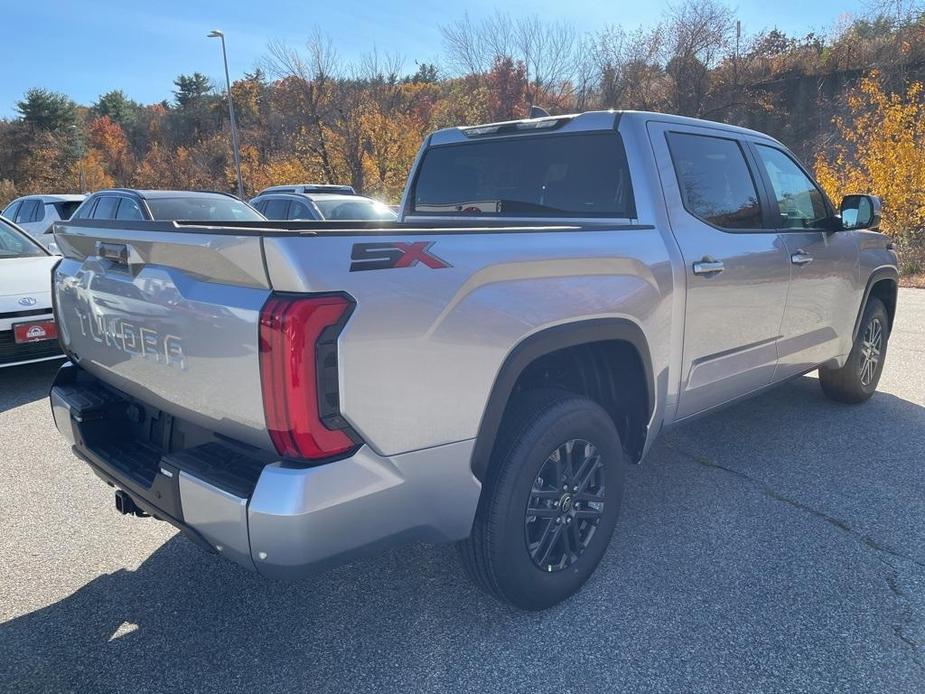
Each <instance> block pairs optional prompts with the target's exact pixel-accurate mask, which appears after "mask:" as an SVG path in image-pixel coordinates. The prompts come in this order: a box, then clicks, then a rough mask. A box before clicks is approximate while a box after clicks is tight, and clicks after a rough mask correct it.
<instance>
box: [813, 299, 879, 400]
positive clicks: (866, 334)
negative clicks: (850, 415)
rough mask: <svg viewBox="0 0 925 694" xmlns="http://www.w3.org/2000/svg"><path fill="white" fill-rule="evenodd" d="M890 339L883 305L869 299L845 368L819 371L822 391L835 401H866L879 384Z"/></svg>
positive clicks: (877, 300) (876, 300)
mask: <svg viewBox="0 0 925 694" xmlns="http://www.w3.org/2000/svg"><path fill="white" fill-rule="evenodd" d="M889 339H890V318H889V315H888V314H887V312H886V306H884V305H883V302H882V301H880V299H878V298H877V297H873V296H872V297H870V299H868V301H867V306H865V307H864V314H863V316H862V317H861V327H860V328H859V329H858V336H857V337H856V338H855V340H854V345H853V346H852V348H851V354H849V355H848V360H847V361H846V362H845V365H844V366H843V367H841V368H840V369H819V384H820V385H821V386H822V390H823V392H824V393H825V394H826V395H827V396H828V397H829V398H831V399H832V400H837V401H838V402H847V403H859V402H864V401H865V400H867V399H868V398H869V397H870V396H871V395H873V394H874V391H876V390H877V384H878V383H879V382H880V375H881V374H882V373H883V362H884V360H885V359H886V347H887V342H888V341H889Z"/></svg>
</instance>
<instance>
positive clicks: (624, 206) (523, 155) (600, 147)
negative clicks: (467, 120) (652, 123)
mask: <svg viewBox="0 0 925 694" xmlns="http://www.w3.org/2000/svg"><path fill="white" fill-rule="evenodd" d="M413 206H414V207H413V209H414V212H418V213H422V214H429V215H433V214H437V215H454V216H470V215H480V214H487V215H492V216H507V217H531V216H532V217H548V216H560V217H561V216H572V217H618V218H632V217H635V214H636V213H635V209H634V204H633V191H632V187H631V185H630V177H629V169H628V168H627V165H626V155H625V153H624V151H623V141H622V140H621V138H620V136H619V134H617V133H615V132H612V131H611V132H606V133H581V134H577V135H545V136H539V137H523V136H521V137H517V138H505V139H491V140H474V141H472V142H466V143H463V144H458V145H445V146H440V147H433V148H431V149H430V150H428V151H427V153H426V154H425V155H424V159H423V161H422V162H421V166H420V170H419V172H418V176H417V181H416V182H415V188H414V198H413Z"/></svg>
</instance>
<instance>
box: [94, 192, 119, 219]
mask: <svg viewBox="0 0 925 694" xmlns="http://www.w3.org/2000/svg"><path fill="white" fill-rule="evenodd" d="M118 204H119V198H117V197H115V196H114V195H103V196H101V197H100V199H99V202H97V203H96V209H95V210H93V219H115V216H116V205H118Z"/></svg>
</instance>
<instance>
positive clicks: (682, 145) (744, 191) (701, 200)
mask: <svg viewBox="0 0 925 694" xmlns="http://www.w3.org/2000/svg"><path fill="white" fill-rule="evenodd" d="M668 148H669V150H670V151H671V160H672V163H673V164H674V170H675V175H676V176H677V177H678V187H679V188H680V189H681V198H682V199H683V200H684V208H685V209H686V210H687V211H688V212H690V213H691V214H692V215H694V216H695V217H699V218H700V219H702V220H703V221H705V222H707V223H708V224H712V225H713V226H717V227H720V228H722V229H760V228H761V227H762V226H763V220H762V212H761V205H760V203H759V198H758V187H757V186H756V185H755V181H754V179H753V178H752V174H751V171H750V170H749V168H748V164H747V163H746V161H745V154H744V153H743V151H742V146H741V145H740V144H739V142H738V141H736V140H731V139H728V138H723V137H712V136H709V135H695V134H691V133H678V132H672V133H668Z"/></svg>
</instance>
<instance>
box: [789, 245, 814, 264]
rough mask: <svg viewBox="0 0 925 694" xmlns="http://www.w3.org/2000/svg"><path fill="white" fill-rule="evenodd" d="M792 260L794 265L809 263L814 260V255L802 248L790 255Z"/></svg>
mask: <svg viewBox="0 0 925 694" xmlns="http://www.w3.org/2000/svg"><path fill="white" fill-rule="evenodd" d="M790 262H791V263H793V264H794V265H809V264H810V263H811V262H813V257H812V256H811V255H810V254H809V253H807V252H806V251H804V250H803V249H802V248H801V249H800V250H798V251H797V252H796V253H794V254H793V255H791V256H790Z"/></svg>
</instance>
